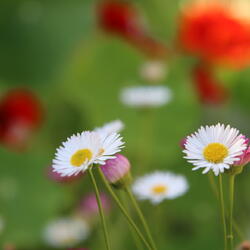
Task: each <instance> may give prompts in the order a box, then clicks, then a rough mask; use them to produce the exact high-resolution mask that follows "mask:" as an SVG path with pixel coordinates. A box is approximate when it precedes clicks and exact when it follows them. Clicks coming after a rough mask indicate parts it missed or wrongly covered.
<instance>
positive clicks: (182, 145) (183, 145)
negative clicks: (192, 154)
mask: <svg viewBox="0 0 250 250" xmlns="http://www.w3.org/2000/svg"><path fill="white" fill-rule="evenodd" d="M186 142H187V138H186V137H184V138H182V139H181V141H180V147H181V148H182V149H185V144H186Z"/></svg>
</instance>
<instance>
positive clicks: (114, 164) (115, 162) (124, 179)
mask: <svg viewBox="0 0 250 250" xmlns="http://www.w3.org/2000/svg"><path fill="white" fill-rule="evenodd" d="M130 167H131V166H130V162H129V161H128V159H127V158H126V157H125V156H123V155H121V154H117V155H116V158H115V159H110V160H107V161H106V163H105V165H102V166H101V170H102V172H103V174H104V176H105V177H106V179H107V180H108V182H109V183H110V184H111V185H112V186H114V187H116V188H123V187H125V186H127V185H129V184H130V183H131V174H130Z"/></svg>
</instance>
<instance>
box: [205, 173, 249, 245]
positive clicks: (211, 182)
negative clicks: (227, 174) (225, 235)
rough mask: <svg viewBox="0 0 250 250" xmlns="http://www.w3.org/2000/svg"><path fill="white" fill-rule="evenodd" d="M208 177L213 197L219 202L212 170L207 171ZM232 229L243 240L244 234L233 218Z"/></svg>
mask: <svg viewBox="0 0 250 250" xmlns="http://www.w3.org/2000/svg"><path fill="white" fill-rule="evenodd" d="M208 179H209V183H210V186H211V189H212V191H213V193H214V195H215V198H216V199H217V201H218V202H219V200H220V199H219V191H218V187H217V185H216V183H215V180H214V174H213V173H212V172H209V176H208ZM226 218H228V214H226ZM233 229H234V231H235V232H236V234H237V235H238V237H239V239H240V240H241V241H244V239H246V236H245V235H244V233H243V232H242V230H241V229H240V227H239V225H238V224H237V222H236V221H235V220H234V219H233Z"/></svg>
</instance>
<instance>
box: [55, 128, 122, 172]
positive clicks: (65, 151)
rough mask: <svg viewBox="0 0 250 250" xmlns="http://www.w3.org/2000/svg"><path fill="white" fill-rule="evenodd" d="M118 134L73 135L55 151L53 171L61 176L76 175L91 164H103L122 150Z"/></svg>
mask: <svg viewBox="0 0 250 250" xmlns="http://www.w3.org/2000/svg"><path fill="white" fill-rule="evenodd" d="M123 144H124V143H123V142H122V138H121V137H120V136H119V135H118V134H115V133H113V134H110V135H101V134H99V133H97V132H89V131H86V132H82V133H81V134H77V135H73V136H71V137H70V138H68V140H67V141H66V142H63V143H62V146H61V147H59V148H58V149H57V152H56V154H55V159H54V160H53V165H52V167H53V169H54V171H55V172H57V173H59V174H60V175H61V176H72V175H77V174H79V173H80V172H84V171H86V170H87V169H88V167H89V166H90V165H92V164H102V165H103V164H105V160H107V159H113V158H115V156H113V155H114V154H116V153H117V152H119V151H120V150H121V148H122V145H123Z"/></svg>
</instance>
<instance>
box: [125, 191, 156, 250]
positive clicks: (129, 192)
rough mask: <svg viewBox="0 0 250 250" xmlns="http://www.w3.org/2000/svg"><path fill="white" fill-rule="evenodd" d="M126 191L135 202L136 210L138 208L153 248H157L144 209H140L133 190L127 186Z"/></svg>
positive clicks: (137, 210)
mask: <svg viewBox="0 0 250 250" xmlns="http://www.w3.org/2000/svg"><path fill="white" fill-rule="evenodd" d="M125 192H126V193H127V194H128V196H129V198H130V200H131V202H132V204H133V206H134V208H135V210H136V212H137V214H138V216H139V218H140V220H141V223H142V225H143V227H144V230H145V232H146V234H147V237H148V240H149V242H150V245H151V246H152V248H153V249H154V250H157V248H156V245H155V242H154V240H153V237H152V234H151V232H150V230H149V227H148V224H147V222H146V220H145V217H144V215H143V213H142V211H141V209H140V207H139V205H138V203H137V201H136V199H135V197H134V195H133V194H132V192H131V190H130V189H129V188H128V187H126V188H125Z"/></svg>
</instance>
